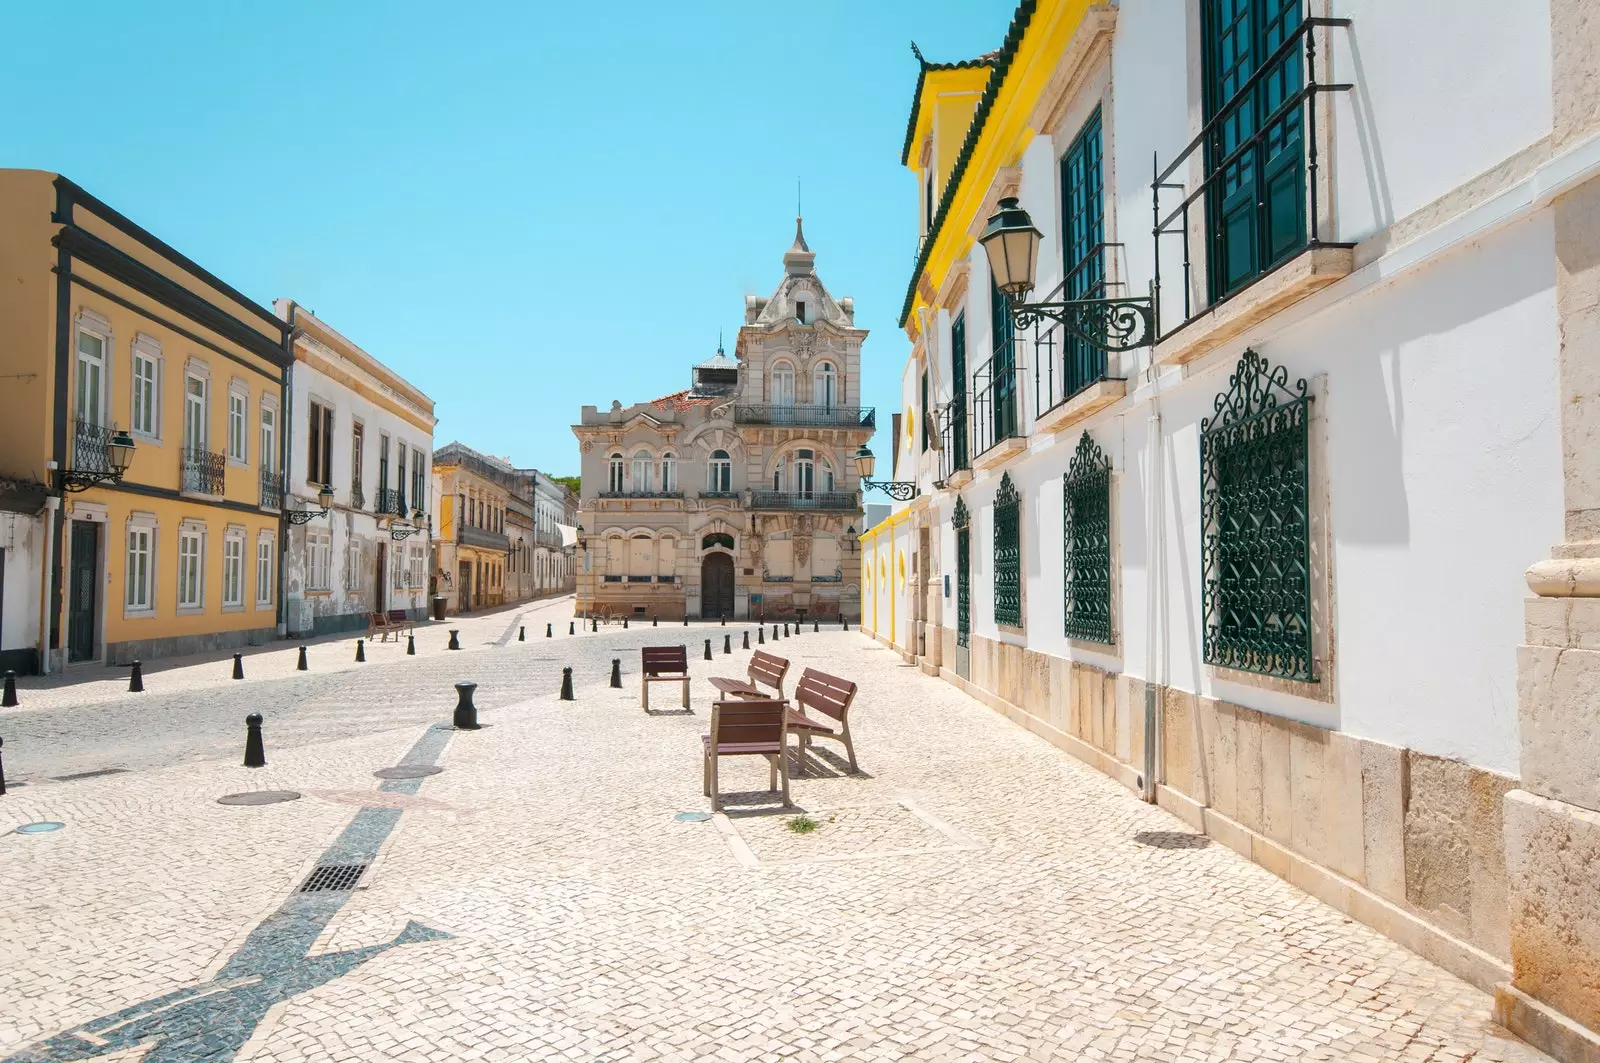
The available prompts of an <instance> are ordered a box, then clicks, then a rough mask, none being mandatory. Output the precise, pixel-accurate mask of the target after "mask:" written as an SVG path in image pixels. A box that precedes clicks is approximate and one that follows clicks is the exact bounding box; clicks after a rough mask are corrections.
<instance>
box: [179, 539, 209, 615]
mask: <svg viewBox="0 0 1600 1063" xmlns="http://www.w3.org/2000/svg"><path fill="white" fill-rule="evenodd" d="M205 544H206V538H205V531H204V529H202V528H200V527H196V526H195V525H192V524H186V525H184V526H183V527H182V528H180V529H179V531H178V608H179V609H200V608H203V607H204V606H205V586H204V577H205Z"/></svg>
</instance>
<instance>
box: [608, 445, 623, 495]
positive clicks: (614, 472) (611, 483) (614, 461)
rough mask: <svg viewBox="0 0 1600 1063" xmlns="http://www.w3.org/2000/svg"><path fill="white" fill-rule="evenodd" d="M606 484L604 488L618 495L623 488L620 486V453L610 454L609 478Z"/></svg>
mask: <svg viewBox="0 0 1600 1063" xmlns="http://www.w3.org/2000/svg"><path fill="white" fill-rule="evenodd" d="M606 484H607V486H606V490H607V491H609V492H611V493H612V494H614V495H620V494H621V493H622V492H623V490H624V488H623V486H622V455H621V454H613V455H611V472H610V477H609V479H608V480H607V481H606Z"/></svg>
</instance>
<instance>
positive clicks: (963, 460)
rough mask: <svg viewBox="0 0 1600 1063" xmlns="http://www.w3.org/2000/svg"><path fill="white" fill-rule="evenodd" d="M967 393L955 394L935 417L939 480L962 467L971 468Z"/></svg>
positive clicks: (970, 438)
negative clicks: (937, 431)
mask: <svg viewBox="0 0 1600 1063" xmlns="http://www.w3.org/2000/svg"><path fill="white" fill-rule="evenodd" d="M967 405H968V400H967V393H966V392H964V391H961V392H957V393H956V396H955V397H954V398H953V399H951V400H950V401H949V402H948V403H946V404H945V405H944V406H942V407H940V408H939V410H938V412H937V414H936V419H937V421H938V424H939V480H940V481H941V482H942V481H944V480H948V479H950V477H951V476H953V475H954V474H956V473H958V472H961V471H962V470H963V469H970V468H972V458H971V454H972V435H971V433H970V432H969V431H968V427H967V426H968V422H969V420H970V418H969V416H968V410H967Z"/></svg>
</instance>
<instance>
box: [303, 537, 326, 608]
mask: <svg viewBox="0 0 1600 1063" xmlns="http://www.w3.org/2000/svg"><path fill="white" fill-rule="evenodd" d="M305 536H306V538H305V544H306V593H307V594H330V593H332V591H333V586H332V584H333V531H332V529H329V528H307V529H306V533H305ZM319 554H321V556H322V557H323V564H322V571H321V573H320V575H321V576H322V578H321V579H320V580H318V579H317V576H318V575H319V573H318V571H317V559H318V555H319Z"/></svg>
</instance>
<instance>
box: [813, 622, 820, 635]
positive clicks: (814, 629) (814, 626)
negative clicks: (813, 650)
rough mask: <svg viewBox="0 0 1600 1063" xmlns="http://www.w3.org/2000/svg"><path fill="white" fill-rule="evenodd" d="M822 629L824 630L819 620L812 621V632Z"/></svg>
mask: <svg viewBox="0 0 1600 1063" xmlns="http://www.w3.org/2000/svg"><path fill="white" fill-rule="evenodd" d="M821 630H822V627H821V625H820V624H818V623H817V621H815V620H813V621H811V633H812V634H813V635H815V634H817V633H818V632H820V631H821Z"/></svg>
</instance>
